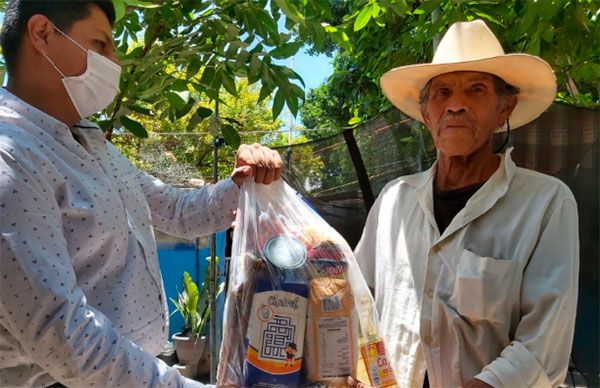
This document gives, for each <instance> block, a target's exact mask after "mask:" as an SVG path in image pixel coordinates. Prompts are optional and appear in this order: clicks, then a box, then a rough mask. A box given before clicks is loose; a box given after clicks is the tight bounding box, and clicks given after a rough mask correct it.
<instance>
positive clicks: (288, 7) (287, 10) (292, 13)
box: [275, 0, 304, 23]
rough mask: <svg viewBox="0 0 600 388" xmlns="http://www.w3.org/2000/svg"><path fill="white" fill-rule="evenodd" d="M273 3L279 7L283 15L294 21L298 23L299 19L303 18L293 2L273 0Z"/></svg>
mask: <svg viewBox="0 0 600 388" xmlns="http://www.w3.org/2000/svg"><path fill="white" fill-rule="evenodd" d="M275 4H277V6H278V7H279V8H281V10H282V11H283V13H284V14H285V16H287V17H288V18H290V19H292V20H293V21H295V22H296V23H299V22H300V21H301V20H303V19H304V17H303V16H302V14H301V13H300V12H298V9H297V8H296V7H295V6H294V5H293V4H291V3H290V2H289V1H287V0H275Z"/></svg>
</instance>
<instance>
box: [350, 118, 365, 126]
mask: <svg viewBox="0 0 600 388" xmlns="http://www.w3.org/2000/svg"><path fill="white" fill-rule="evenodd" d="M360 123H362V119H361V118H360V117H356V116H355V117H352V118H351V119H350V121H348V125H356V124H360Z"/></svg>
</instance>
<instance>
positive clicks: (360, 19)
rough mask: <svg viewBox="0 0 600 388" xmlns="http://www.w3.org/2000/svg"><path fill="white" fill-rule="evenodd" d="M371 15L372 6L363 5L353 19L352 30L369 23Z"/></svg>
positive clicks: (360, 28)
mask: <svg viewBox="0 0 600 388" xmlns="http://www.w3.org/2000/svg"><path fill="white" fill-rule="evenodd" d="M372 16H373V8H372V7H371V5H370V4H369V5H367V6H366V7H364V8H363V9H362V10H361V11H360V13H359V14H358V16H357V17H356V20H355V21H354V31H360V30H362V29H363V28H365V26H366V25H367V24H368V23H369V20H371V17H372Z"/></svg>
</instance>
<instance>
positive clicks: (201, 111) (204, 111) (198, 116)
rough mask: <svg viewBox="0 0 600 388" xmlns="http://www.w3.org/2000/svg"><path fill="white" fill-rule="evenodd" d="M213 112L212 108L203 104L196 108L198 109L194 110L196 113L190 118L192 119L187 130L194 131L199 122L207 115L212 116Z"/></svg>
mask: <svg viewBox="0 0 600 388" xmlns="http://www.w3.org/2000/svg"><path fill="white" fill-rule="evenodd" d="M212 114H213V111H212V109H208V108H205V107H203V106H201V107H198V109H196V111H195V112H194V114H193V115H192V117H191V118H190V121H189V122H188V125H187V127H186V130H187V131H188V132H193V131H194V129H196V126H197V125H198V124H200V123H201V122H202V121H203V120H204V119H206V118H207V117H210V116H211V115H212Z"/></svg>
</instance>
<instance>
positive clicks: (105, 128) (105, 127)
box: [98, 120, 114, 132]
mask: <svg viewBox="0 0 600 388" xmlns="http://www.w3.org/2000/svg"><path fill="white" fill-rule="evenodd" d="M98 126H99V127H100V128H101V129H102V131H104V132H106V131H108V130H109V129H112V128H114V125H113V122H112V121H111V120H102V121H98Z"/></svg>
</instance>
